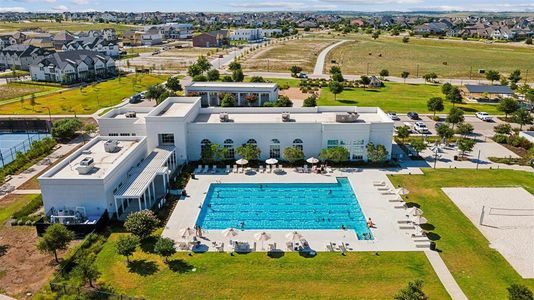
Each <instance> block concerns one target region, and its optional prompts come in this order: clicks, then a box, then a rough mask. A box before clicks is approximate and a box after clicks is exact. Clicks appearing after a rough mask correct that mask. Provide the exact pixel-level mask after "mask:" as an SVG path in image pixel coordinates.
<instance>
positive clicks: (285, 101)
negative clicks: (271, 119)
mask: <svg viewBox="0 0 534 300" xmlns="http://www.w3.org/2000/svg"><path fill="white" fill-rule="evenodd" d="M273 106H275V107H292V106H293V102H292V101H291V100H289V97H288V96H285V95H280V96H278V99H277V100H276V101H275V102H274V105H273Z"/></svg>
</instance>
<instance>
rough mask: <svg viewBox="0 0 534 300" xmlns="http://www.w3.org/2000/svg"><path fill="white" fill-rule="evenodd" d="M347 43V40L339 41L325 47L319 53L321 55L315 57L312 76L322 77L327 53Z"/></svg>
mask: <svg viewBox="0 0 534 300" xmlns="http://www.w3.org/2000/svg"><path fill="white" fill-rule="evenodd" d="M348 41H349V40H341V41H339V42H337V43H335V44H332V45H330V46H328V47H326V48H325V49H324V50H323V51H321V53H319V56H317V61H316V62H315V68H314V69H313V75H323V70H324V62H325V60H326V56H327V55H328V53H329V52H330V51H332V49H334V48H336V47H337V46H339V45H341V44H343V43H345V42H348Z"/></svg>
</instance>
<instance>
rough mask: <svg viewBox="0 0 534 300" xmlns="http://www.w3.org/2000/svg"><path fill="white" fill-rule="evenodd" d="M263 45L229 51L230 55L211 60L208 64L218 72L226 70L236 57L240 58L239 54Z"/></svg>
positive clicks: (252, 45)
mask: <svg viewBox="0 0 534 300" xmlns="http://www.w3.org/2000/svg"><path fill="white" fill-rule="evenodd" d="M264 43H265V42H263V43H258V44H251V45H249V46H245V47H243V48H242V49H239V48H236V50H233V51H231V52H230V53H228V54H226V55H224V56H223V57H222V58H216V59H214V60H212V61H211V62H210V63H211V65H212V66H213V67H214V68H215V69H218V70H219V71H221V70H224V69H226V66H228V65H229V64H230V63H231V62H232V61H233V60H234V59H235V58H236V57H238V56H240V55H241V54H243V53H245V52H246V51H247V50H250V49H251V48H252V47H261V46H262V45H263V44H264Z"/></svg>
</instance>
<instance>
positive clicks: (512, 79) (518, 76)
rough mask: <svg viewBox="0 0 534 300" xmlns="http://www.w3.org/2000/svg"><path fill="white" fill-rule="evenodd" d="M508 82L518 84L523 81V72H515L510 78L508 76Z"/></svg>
mask: <svg viewBox="0 0 534 300" xmlns="http://www.w3.org/2000/svg"><path fill="white" fill-rule="evenodd" d="M508 80H510V82H512V83H515V84H517V83H518V82H519V81H520V80H521V70H514V71H513V72H512V73H510V76H508Z"/></svg>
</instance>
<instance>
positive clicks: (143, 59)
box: [120, 47, 224, 70]
mask: <svg viewBox="0 0 534 300" xmlns="http://www.w3.org/2000/svg"><path fill="white" fill-rule="evenodd" d="M136 49H139V48H136ZM141 49H142V48H141ZM132 51H134V50H132ZM138 53H143V52H138ZM219 54H224V52H223V51H222V50H221V49H216V48H192V47H189V48H171V49H169V50H165V51H161V53H159V54H156V55H150V54H144V55H141V56H139V57H135V58H130V59H128V62H129V64H130V66H131V67H144V68H153V69H155V70H185V69H186V68H187V67H188V66H189V65H191V64H192V63H194V62H195V61H196V60H197V58H198V57H199V56H201V55H203V56H208V59H213V58H215V57H216V55H219ZM120 65H126V60H123V61H120Z"/></svg>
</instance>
